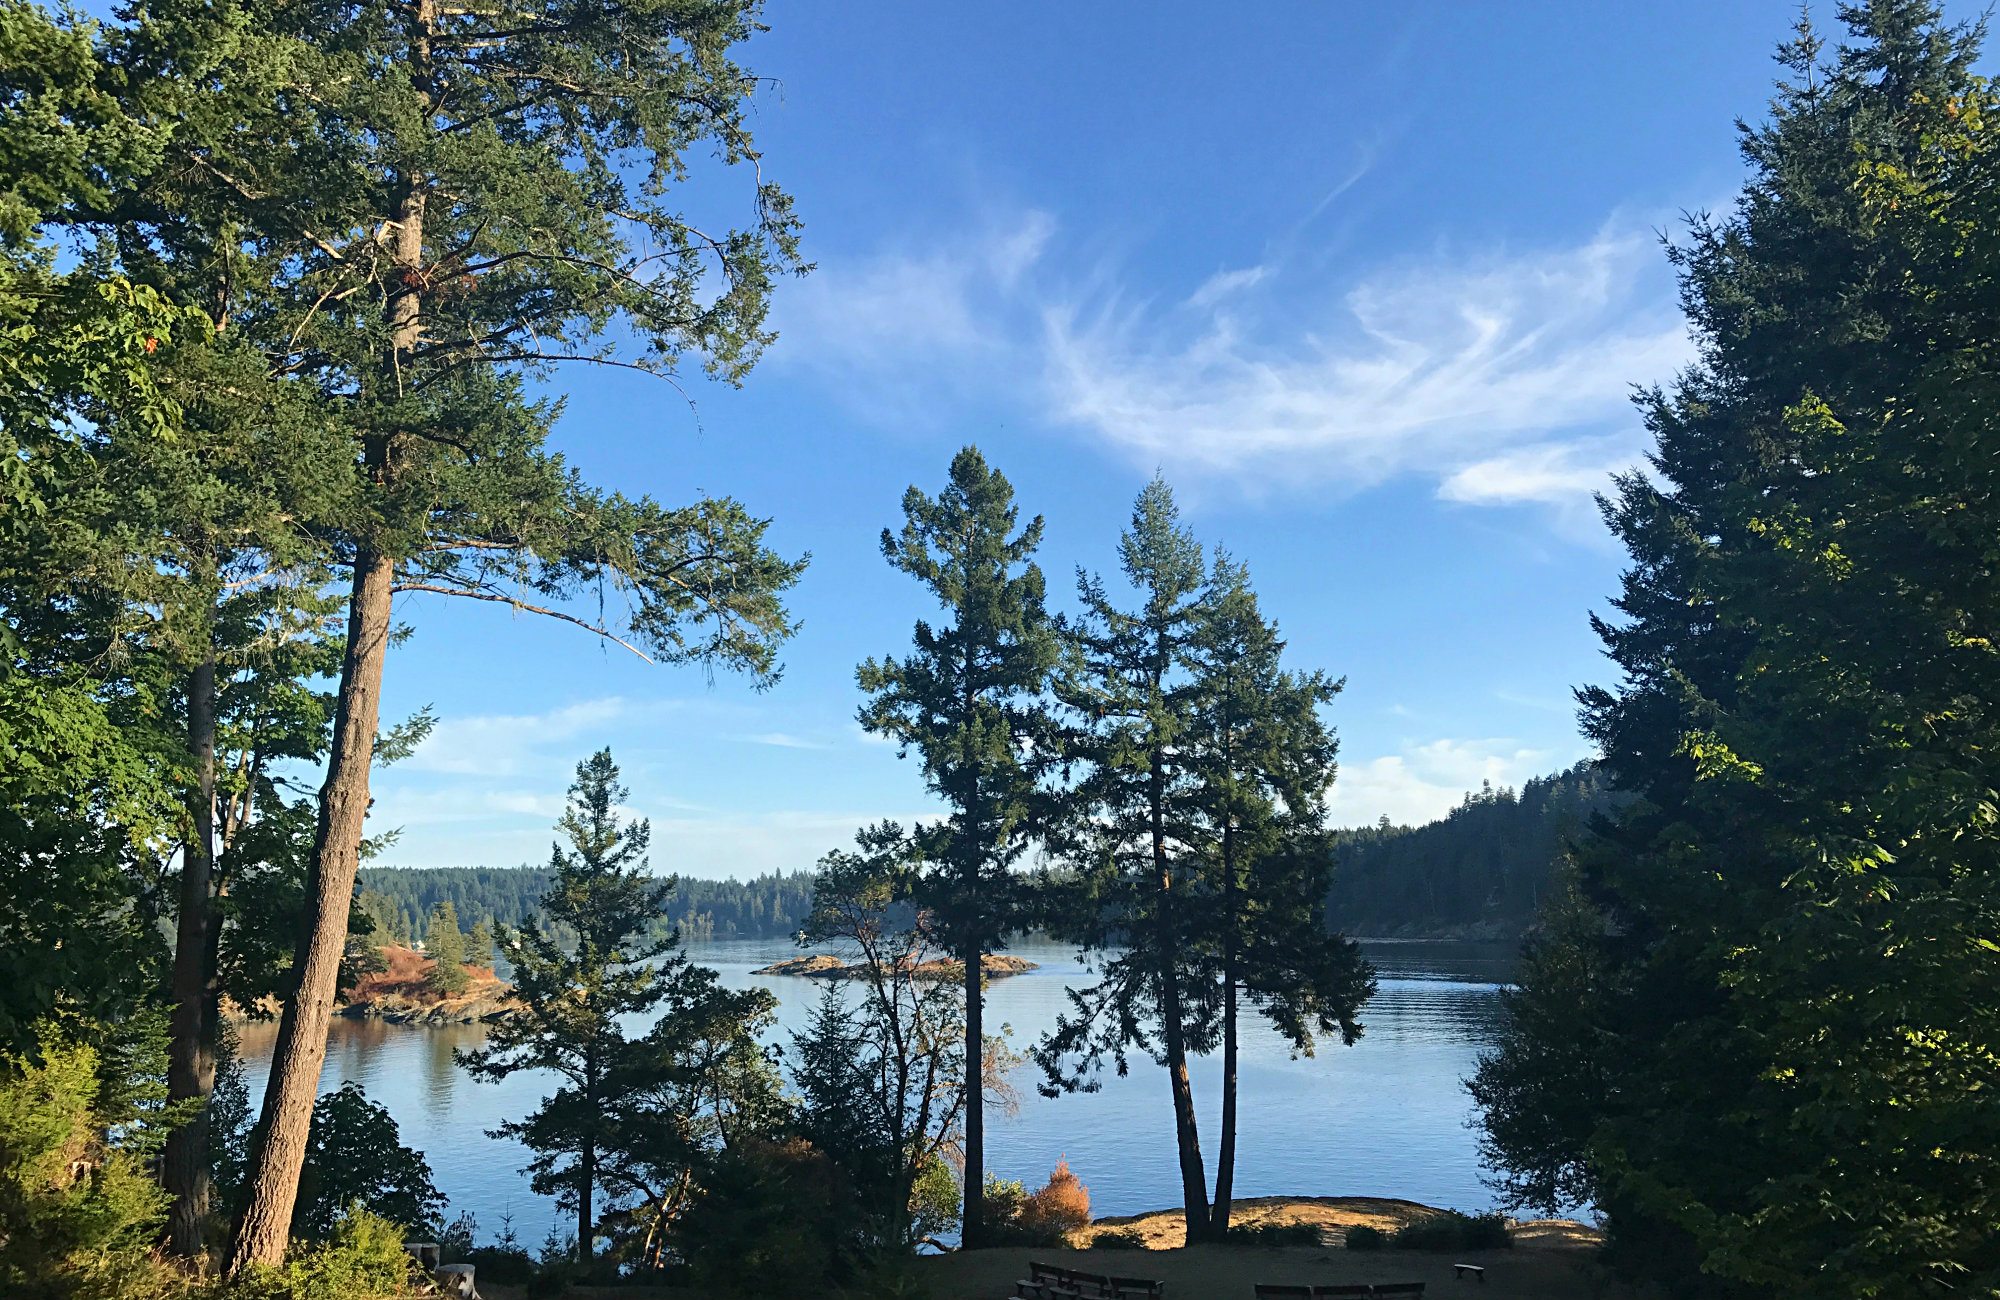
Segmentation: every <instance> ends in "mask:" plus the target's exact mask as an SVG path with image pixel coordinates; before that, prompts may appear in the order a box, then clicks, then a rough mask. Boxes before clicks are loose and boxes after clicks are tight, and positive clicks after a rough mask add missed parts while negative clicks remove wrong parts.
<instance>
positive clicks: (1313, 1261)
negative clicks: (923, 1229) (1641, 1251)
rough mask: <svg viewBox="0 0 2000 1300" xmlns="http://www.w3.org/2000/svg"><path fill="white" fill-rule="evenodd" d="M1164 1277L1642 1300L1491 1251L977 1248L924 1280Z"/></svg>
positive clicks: (1186, 1282) (1002, 1298) (1227, 1294)
mask: <svg viewBox="0 0 2000 1300" xmlns="http://www.w3.org/2000/svg"><path fill="white" fill-rule="evenodd" d="M1031 1258H1032V1259H1038V1260H1043V1261H1045V1262H1047V1263H1051V1264H1060V1265H1063V1266H1064V1267H1068V1268H1076V1269H1085V1270H1088V1271H1090V1272H1093V1273H1117V1274H1119V1275H1121V1276H1124V1277H1144V1278H1158V1279H1160V1280H1162V1281H1164V1282H1165V1283H1166V1284H1167V1295H1168V1296H1169V1297H1170V1298H1171V1300H1251V1297H1252V1295H1253V1293H1254V1288H1255V1286H1256V1284H1257V1283H1259V1282H1293V1283H1298V1282H1304V1283H1309V1284H1324V1283H1331V1282H1423V1283H1425V1284H1426V1294H1427V1296H1436V1297H1442V1300H1453V1298H1454V1297H1463V1300H1473V1298H1474V1297H1475V1296H1476V1297H1478V1300H1569V1297H1577V1298H1578V1300H1636V1296H1635V1293H1633V1292H1630V1291H1627V1290H1624V1289H1622V1288H1618V1287H1615V1286H1613V1285H1611V1284H1610V1283H1609V1281H1608V1280H1607V1279H1606V1278H1604V1277H1603V1276H1602V1275H1601V1273H1600V1272H1599V1270H1598V1269H1597V1267H1596V1266H1595V1265H1594V1264H1593V1263H1592V1262H1591V1256H1590V1252H1588V1251H1577V1250H1536V1249H1525V1250H1523V1249H1518V1248H1517V1249H1515V1250H1488V1251H1472V1252H1467V1253H1465V1254H1462V1255H1432V1254H1420V1253H1417V1252H1414V1251H1403V1250H1385V1251H1367V1252H1363V1251H1346V1250H1341V1249H1338V1248H1331V1249H1330V1248H1326V1247H1319V1248H1315V1247H1310V1246H1293V1247H1284V1248H1279V1249H1269V1250H1267V1249H1263V1248H1261V1247H1255V1246H1194V1247H1182V1248H1180V1249H1177V1250H1158V1251H1132V1250H1058V1251H1049V1250H1028V1249H1011V1248H1010V1249H1006V1250H974V1251H967V1252H966V1253H964V1254H962V1255H939V1256H937V1257H935V1258H930V1259H925V1260H923V1261H921V1268H920V1269H919V1271H918V1275H919V1276H920V1277H922V1278H923V1280H924V1281H925V1282H926V1283H927V1284H928V1285H929V1287H930V1295H931V1297H932V1300H1006V1297H1009V1296H1011V1295H1013V1293H1014V1282H1015V1279H1017V1278H1022V1277H1026V1276H1027V1268H1028V1261H1029V1260H1030V1259H1031ZM1453 1264H1483V1265H1485V1267H1486V1280H1485V1282H1484V1283H1483V1284H1481V1283H1478V1282H1475V1281H1472V1280H1470V1279H1459V1278H1457V1277H1455V1276H1454V1274H1453V1271H1452V1267H1451V1266H1452V1265H1453Z"/></svg>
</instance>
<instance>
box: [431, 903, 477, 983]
mask: <svg viewBox="0 0 2000 1300" xmlns="http://www.w3.org/2000/svg"><path fill="white" fill-rule="evenodd" d="M424 934H425V936H426V937H425V939H424V950H425V951H426V952H427V953H428V954H429V955H430V959H431V965H430V969H429V970H427V971H425V972H424V982H425V983H427V984H429V985H430V986H431V988H432V989H434V990H436V991H437V992H439V993H445V994H451V993H463V992H465V987H466V985H468V984H470V983H471V982H472V977H471V976H470V975H468V974H466V971H465V934H464V932H463V931H461V930H460V929H459V928H458V909H457V908H455V907H453V906H452V905H451V900H450V899H446V900H445V901H444V902H442V903H439V904H438V905H437V907H436V908H434V909H433V910H432V911H431V923H430V925H429V926H428V927H426V929H425V931H424Z"/></svg>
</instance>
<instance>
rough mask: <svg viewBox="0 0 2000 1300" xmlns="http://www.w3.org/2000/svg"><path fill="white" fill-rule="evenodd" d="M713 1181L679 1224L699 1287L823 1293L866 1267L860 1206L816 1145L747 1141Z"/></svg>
mask: <svg viewBox="0 0 2000 1300" xmlns="http://www.w3.org/2000/svg"><path fill="white" fill-rule="evenodd" d="M703 1182H704V1184H705V1186H706V1191H705V1192H704V1194H703V1195H702V1197H701V1199H700V1200H698V1201H696V1202H695V1203H694V1205H693V1206H691V1207H690V1208H689V1209H688V1212H687V1214H686V1215H685V1216H684V1217H683V1218H682V1219H681V1221H680V1223H679V1224H678V1225H677V1226H676V1228H675V1231H674V1245H675V1248H676V1249H677V1250H678V1252H679V1253H680V1255H681V1257H682V1258H683V1259H685V1260H686V1261H687V1264H688V1270H689V1272H690V1274H691V1275H692V1278H693V1280H694V1281H695V1282H696V1283H697V1284H698V1285H700V1286H704V1287H707V1288H709V1289H710V1290H711V1291H713V1292H714V1293H715V1294H717V1295H732V1296H735V1295H741V1296H774V1295H793V1294H813V1293H814V1292H815V1291H816V1290H818V1289H821V1288H824V1287H826V1286H828V1285H829V1284H831V1283H835V1282H840V1281H844V1280H846V1279H847V1278H849V1277H851V1276H853V1274H854V1273H855V1271H856V1270H857V1268H858V1267H859V1264H860V1259H859V1256H860V1253H861V1250H862V1247H863V1245H864V1244H865V1243H864V1242H863V1241H862V1240H861V1234H860V1233H859V1232H858V1231H857V1228H856V1224H858V1223H859V1222H860V1221H861V1214H860V1207H859V1205H858V1203H857V1202H856V1200H855V1197H854V1194H853V1190H852V1188H851V1187H850V1186H849V1185H848V1183H847V1181H846V1179H845V1177H844V1176H843V1175H842V1174H841V1172H840V1169H839V1168H838V1167H837V1166H836V1165H835V1164H834V1163H833V1162H832V1161H831V1160H829V1159H827V1158H826V1156H825V1155H823V1154H821V1153H820V1152H819V1151H818V1150H817V1149H816V1148H814V1147H813V1145H812V1144H811V1143H809V1142H806V1141H805V1140H803V1139H801V1138H792V1139H788V1140H786V1141H781V1142H769V1141H759V1142H744V1143H740V1144H738V1146H737V1147H735V1148H732V1149H731V1150H730V1151H729V1152H728V1153H726V1154H725V1155H723V1156H722V1157H721V1158H720V1159H719V1160H717V1161H716V1163H715V1165H714V1166H713V1167H712V1168H711V1169H710V1170H709V1171H708V1174H707V1176H706V1177H705V1178H704V1179H703Z"/></svg>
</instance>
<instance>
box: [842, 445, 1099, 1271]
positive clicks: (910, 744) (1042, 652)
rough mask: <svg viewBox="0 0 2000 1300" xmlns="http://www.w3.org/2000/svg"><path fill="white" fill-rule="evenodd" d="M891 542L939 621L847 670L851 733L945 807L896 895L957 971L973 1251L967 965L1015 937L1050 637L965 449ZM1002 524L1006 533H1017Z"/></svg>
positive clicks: (975, 1125) (1001, 500)
mask: <svg viewBox="0 0 2000 1300" xmlns="http://www.w3.org/2000/svg"><path fill="white" fill-rule="evenodd" d="M903 514H904V516H905V522H904V524H903V527H902V530H901V531H900V532H891V531H890V530H888V529H886V528H885V529H883V530H882V553H883V555H884V556H886V557H887V558H888V560H889V563H890V564H892V565H894V566H895V567H896V568H898V569H900V570H902V571H903V572H904V573H907V574H909V575H910V576H911V577H913V578H915V579H916V580H917V581H918V582H920V583H922V584H923V585H924V586H925V587H927V588H929V589H930V591H931V593H932V594H933V595H934V596H935V597H936V598H937V602H938V604H939V605H940V606H941V607H942V608H943V610H944V611H945V614H946V616H947V617H948V619H949V620H950V621H948V622H946V623H944V624H942V625H939V626H933V625H932V624H931V623H930V621H929V620H920V621H919V622H918V623H917V626H916V634H915V642H916V644H915V648H914V649H913V650H912V651H911V653H909V654H907V655H905V656H904V657H902V658H901V659H890V658H884V659H880V660H876V659H870V660H868V661H867V662H866V663H864V664H862V665H861V667H860V668H859V669H858V670H857V673H856V677H857V679H858V681H859V682H860V684H861V689H862V690H864V691H866V692H867V693H868V695H869V697H870V698H869V700H868V702H867V703H866V704H865V705H863V706H862V708H861V713H860V720H861V725H862V726H864V727H866V728H867V729H868V730H869V731H871V732H874V733H876V734H877V735H881V736H886V737H888V738H890V739H892V740H894V741H895V742H896V743H897V744H898V745H899V746H901V747H902V749H903V750H904V752H906V753H907V752H908V751H910V750H915V751H916V752H917V754H918V756H919V757H920V759H921V760H922V762H923V769H924V782H925V784H926V785H927V786H929V787H930V790H931V792H932V793H933V794H935V795H936V796H937V797H938V798H939V799H940V800H941V801H942V802H943V803H944V805H945V807H946V808H947V809H948V810H949V811H948V812H947V814H946V816H945V817H943V818H942V819H940V820H939V821H936V822H932V823H928V824H925V825H922V826H919V827H917V828H916V829H915V830H914V831H912V833H911V836H910V841H909V845H910V852H911V856H912V861H913V863H914V871H913V874H912V881H913V884H912V887H911V893H912V898H913V901H914V902H915V903H916V904H917V906H919V907H921V908H923V909H925V910H926V911H927V912H928V913H929V914H930V915H931V916H932V917H933V918H934V919H935V921H936V924H937V927H938V934H939V936H940V938H941V940H942V942H943V943H944V946H945V947H946V948H947V949H948V950H949V951H950V952H952V953H953V955H954V956H956V957H957V958H958V960H959V961H961V962H962V963H964V980H965V1070H964V1077H965V1185H964V1202H965V1208H964V1221H963V1232H962V1240H963V1241H964V1243H965V1244H966V1245H968V1246H977V1245H980V1244H982V1231H983V1226H984V1225H983V1224H982V1222H981V1208H982V1207H981V1199H982V1198H981V1193H980V1189H981V1187H982V1186H983V1184H984V1180H985V1168H986V1166H985V1103H984V1079H985V1064H984V1062H985V1021H984V1017H983V1015H982V1012H983V1008H984V1004H985V991H984V972H983V959H984V958H985V956H986V954H987V953H990V952H993V951H995V950H997V949H998V948H1000V947H1001V946H1002V945H1003V944H1004V943H1005V942H1006V939H1007V936H1008V935H1009V934H1010V933H1011V932H1013V931H1015V930H1018V929H1021V928H1023V922H1024V917H1025V916H1026V912H1025V906H1026V899H1025V895H1024V892H1023V884H1022V881H1021V880H1020V878H1019V877H1018V876H1017V875H1016V873H1015V870H1014V868H1015V865H1016V864H1017V863H1018V862H1019V861H1020V859H1021V856H1022V854H1023V853H1025V852H1026V851H1027V849H1028V847H1029V845H1030V844H1031V842H1032V838H1033V836H1034V835H1035V833H1036V832H1037V830H1038V829H1039V828H1040V827H1041V826H1043V825H1045V824H1046V823H1047V820H1048V818H1049V816H1050V815H1051V812H1052V811H1053V809H1052V804H1051V796H1050V795H1049V793H1048V791H1047V788H1046V787H1045V785H1044V783H1043V781H1042V773H1041V769H1042V768H1043V767H1044V766H1045V765H1046V764H1047V763H1048V762H1050V761H1051V760H1052V759H1053V758H1054V757H1055V756H1056V753H1057V749H1056V741H1057V729H1056V727H1055V724H1054V720H1053V718H1052V717H1051V715H1050V713H1049V711H1048V709H1047V707H1046V704H1045V701H1044V699H1043V692H1044V691H1045V689H1046V688H1047V685H1048V682H1049V674H1050V673H1051V671H1052V670H1053V669H1054V668H1055V666H1056V663H1057V661H1058V659H1059V657H1060V654H1061V634H1060V630H1059V627H1058V625H1057V623H1056V621H1055V620H1054V619H1053V618H1051V617H1050V615H1049V613H1048V611H1047V609H1046V608H1045V606H1044V604H1043V597H1044V589H1043V583H1042V571H1041V569H1040V568H1038V567H1037V566H1036V565H1035V563H1034V558H1033V557H1034V554H1035V550H1036V548H1037V547H1038V546H1039V545H1040V544H1041V540H1042V521H1041V518H1040V516H1037V517H1036V518H1035V519H1034V520H1033V521H1032V522H1030V523H1029V524H1027V525H1026V526H1025V527H1020V526H1019V520H1020V511H1019V509H1018V508H1017V507H1016V506H1015V504H1014V489H1013V487H1012V485H1010V484H1009V483H1008V482H1007V480H1006V478H1005V477H1004V476H1003V475H1001V474H1000V473H999V471H997V470H994V469H992V468H991V467H989V466H988V465H987V463H986V460H985V458H984V457H983V456H981V455H980V454H979V451H978V449H976V448H973V447H967V448H965V449H964V450H963V451H960V452H959V453H958V455H956V456H954V457H953V458H952V462H951V480H950V482H949V483H948V484H947V485H946V487H945V489H944V491H942V492H940V493H939V494H938V495H937V496H936V497H935V498H933V497H928V496H926V495H924V494H923V493H922V492H920V491H919V490H917V489H916V488H914V487H912V488H911V489H910V490H909V491H908V492H907V493H905V494H904V496H903ZM1017 529H1018V531H1017Z"/></svg>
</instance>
